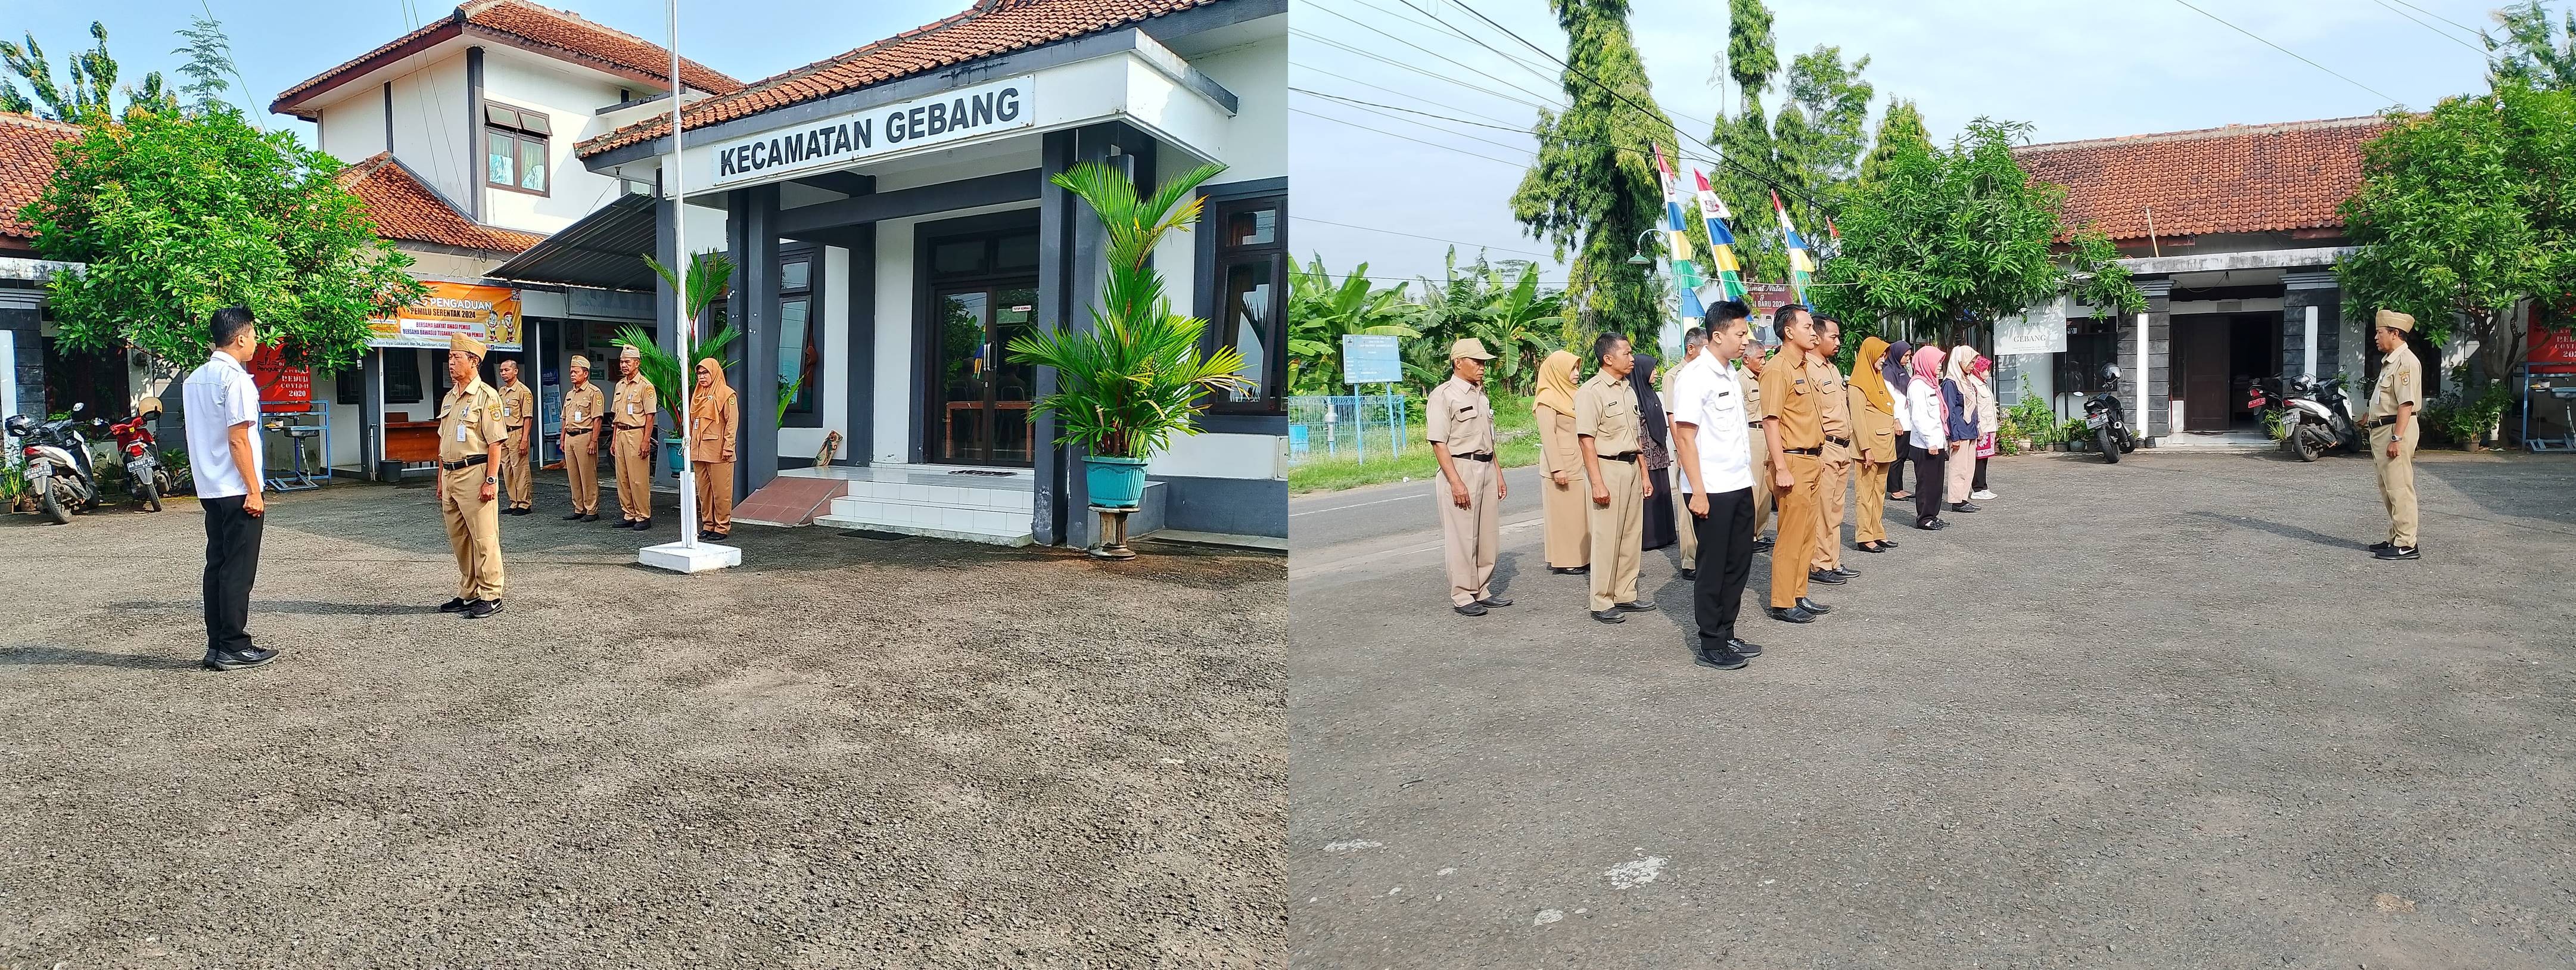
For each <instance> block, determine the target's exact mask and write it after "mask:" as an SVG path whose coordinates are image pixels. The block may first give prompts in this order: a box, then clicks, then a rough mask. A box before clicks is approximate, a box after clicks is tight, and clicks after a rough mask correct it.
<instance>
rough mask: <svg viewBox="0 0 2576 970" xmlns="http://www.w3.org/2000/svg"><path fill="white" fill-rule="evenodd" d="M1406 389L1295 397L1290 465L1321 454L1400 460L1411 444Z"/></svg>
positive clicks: (1291, 401)
mask: <svg viewBox="0 0 2576 970" xmlns="http://www.w3.org/2000/svg"><path fill="white" fill-rule="evenodd" d="M1404 410H1405V408H1404V396H1403V395H1401V394H1383V395H1376V394H1371V395H1357V394H1338V395H1331V396H1322V395H1317V396H1307V397H1291V398H1289V399H1288V465H1289V467H1292V468H1293V467H1296V466H1298V465H1303V464H1305V463H1307V462H1310V461H1314V460H1317V459H1325V458H1331V459H1351V460H1355V461H1358V462H1360V463H1361V464H1367V463H1369V462H1372V461H1394V460H1395V458H1396V456H1397V455H1399V454H1402V453H1403V451H1404V448H1405V446H1406V445H1407V444H1408V443H1409V442H1408V441H1407V438H1408V437H1409V436H1408V435H1407V433H1406V430H1405V427H1404Z"/></svg>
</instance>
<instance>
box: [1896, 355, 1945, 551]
mask: <svg viewBox="0 0 2576 970" xmlns="http://www.w3.org/2000/svg"><path fill="white" fill-rule="evenodd" d="M1905 426H1906V427H1907V428H1910V429H1913V430H1911V431H1910V432H1908V434H1907V436H1908V437H1909V438H1910V439H1912V442H1913V445H1914V527H1915V528H1917V529H1944V528H1948V527H1949V525H1950V523H1948V522H1944V521H1942V520H1941V473H1942V468H1941V465H1942V463H1943V461H1944V460H1945V459H1946V458H1948V456H1949V454H1950V441H1949V438H1948V436H1947V435H1948V428H1949V427H1950V406H1949V404H1948V403H1947V402H1945V401H1943V400H1942V397H1941V348H1939V347H1918V348H1915V350H1914V372H1913V379H1912V380H1909V381H1907V382H1906V384H1905Z"/></svg>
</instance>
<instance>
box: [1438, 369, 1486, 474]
mask: <svg viewBox="0 0 2576 970" xmlns="http://www.w3.org/2000/svg"><path fill="white" fill-rule="evenodd" d="M1423 410H1424V411H1425V412H1426V413H1424V414H1423V416H1422V436H1423V437H1424V438H1428V439H1430V440H1432V441H1437V442H1440V443H1441V444H1443V445H1446V446H1447V447H1448V449H1449V453H1450V454H1451V455H1481V454H1485V453H1488V452H1491V451H1493V450H1494V402H1493V401H1492V400H1490V399H1488V398H1486V397H1485V389H1484V387H1483V386H1482V385H1477V384H1469V383H1467V381H1466V379H1464V378H1461V377H1457V376H1454V375H1453V376H1451V377H1450V378H1449V379H1448V380H1446V381H1442V382H1441V383H1440V386H1439V387H1435V388H1432V389H1431V398H1430V400H1428V401H1427V402H1425V403H1424V404H1423Z"/></svg>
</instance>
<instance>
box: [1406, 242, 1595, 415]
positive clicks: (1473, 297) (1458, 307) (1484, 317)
mask: <svg viewBox="0 0 2576 970" xmlns="http://www.w3.org/2000/svg"><path fill="white" fill-rule="evenodd" d="M1444 272H1445V275H1444V278H1443V279H1442V280H1440V281H1439V282H1433V281H1430V280H1425V281H1423V284H1422V315H1421V317H1420V319H1419V322H1418V323H1417V324H1416V326H1417V328H1418V329H1420V330H1421V331H1422V332H1423V333H1424V334H1426V335H1428V336H1429V337H1430V338H1431V339H1430V340H1428V341H1425V342H1424V343H1425V344H1426V346H1427V348H1428V349H1430V350H1432V351H1436V352H1437V354H1438V357H1437V361H1438V363H1439V364H1440V365H1441V366H1440V368H1439V370H1438V371H1437V372H1436V373H1438V376H1439V380H1447V379H1448V374H1447V367H1446V364H1447V352H1448V349H1449V344H1450V343H1451V342H1453V341H1455V340H1457V339H1459V338H1461V337H1474V338H1476V339H1477V340H1480V341H1483V342H1484V345H1485V350H1486V352H1488V353H1491V354H1493V355H1494V361H1493V364H1492V365H1491V368H1490V370H1489V371H1488V373H1487V380H1489V381H1491V382H1492V384H1493V386H1494V387H1495V388H1496V389H1499V390H1503V391H1507V392H1516V393H1517V392H1525V391H1527V390H1528V389H1529V388H1530V385H1531V384H1532V383H1533V382H1534V381H1536V380H1537V377H1538V362H1539V360H1540V359H1541V358H1543V357H1545V356H1546V354H1547V352H1548V351H1550V350H1553V349H1556V348H1557V347H1561V346H1563V345H1564V340H1563V338H1562V325H1563V323H1564V320H1563V319H1562V318H1561V317H1560V314H1561V312H1562V307H1563V299H1562V297H1561V296H1560V295H1559V294H1556V293H1552V292H1547V291H1545V290H1542V289H1540V287H1539V285H1538V266H1537V264H1534V263H1529V262H1525V261H1521V260H1512V261H1507V262H1504V263H1500V264H1496V263H1489V262H1487V261H1486V260H1485V257H1484V255H1483V254H1481V253H1480V254H1478V255H1477V257H1476V261H1475V262H1474V263H1472V264H1470V265H1468V266H1467V267H1465V268H1464V269H1463V270H1461V268H1460V267H1459V266H1458V251H1457V250H1456V249H1451V250H1450V251H1449V259H1448V265H1447V267H1446V268H1445V271H1444ZM1429 362H1430V361H1426V363H1429ZM1437 382H1438V381H1434V382H1433V383H1437Z"/></svg>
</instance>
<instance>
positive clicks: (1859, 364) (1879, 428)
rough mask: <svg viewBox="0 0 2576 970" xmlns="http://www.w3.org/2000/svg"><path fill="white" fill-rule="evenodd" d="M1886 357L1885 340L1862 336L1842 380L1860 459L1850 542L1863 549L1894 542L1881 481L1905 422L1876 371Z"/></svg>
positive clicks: (1877, 548) (1878, 548) (1892, 461)
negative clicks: (1890, 531) (1857, 352)
mask: <svg viewBox="0 0 2576 970" xmlns="http://www.w3.org/2000/svg"><path fill="white" fill-rule="evenodd" d="M1886 362H1887V341H1884V340H1880V339H1878V338H1877V337H1871V338H1868V339H1866V340H1863V341H1861V342H1860V353H1859V354H1858V355H1857V356H1854V357H1853V358H1852V372H1851V377H1850V379H1849V380H1846V381H1845V382H1844V384H1843V386H1844V388H1845V390H1844V392H1843V393H1844V394H1846V395H1848V397H1849V405H1850V406H1849V408H1848V410H1849V411H1850V412H1851V416H1852V449H1853V450H1854V452H1855V453H1856V457H1857V458H1858V460H1859V462H1860V484H1859V487H1858V488H1856V489H1854V490H1853V492H1852V494H1853V497H1854V506H1853V509H1852V518H1853V521H1852V546H1853V548H1856V549H1859V550H1860V551H1862V552H1886V551H1887V550H1888V547H1890V546H1893V545H1895V544H1896V543H1895V542H1894V541H1892V540H1890V539H1888V538H1887V488H1886V486H1885V484H1883V482H1884V480H1885V479H1886V478H1887V469H1888V466H1890V465H1893V464H1895V463H1896V462H1897V461H1898V460H1899V458H1898V454H1897V451H1896V443H1897V442H1898V441H1901V440H1903V438H1902V437H1901V434H1900V433H1901V431H1902V430H1903V422H1902V421H1901V420H1900V419H1899V418H1898V417H1897V415H1898V414H1899V413H1900V412H1902V411H1903V410H1904V409H1903V408H1900V407H1898V406H1897V404H1896V395H1895V394H1894V393H1893V392H1892V391H1890V390H1889V389H1888V386H1887V376H1886V375H1885V374H1882V373H1880V370H1879V368H1880V365H1882V364H1885V363H1886Z"/></svg>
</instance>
